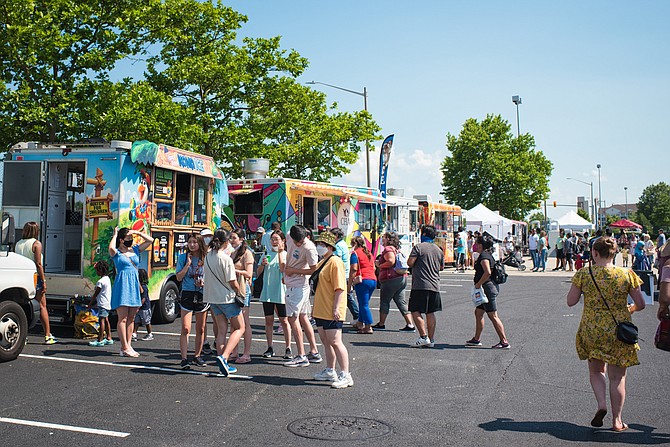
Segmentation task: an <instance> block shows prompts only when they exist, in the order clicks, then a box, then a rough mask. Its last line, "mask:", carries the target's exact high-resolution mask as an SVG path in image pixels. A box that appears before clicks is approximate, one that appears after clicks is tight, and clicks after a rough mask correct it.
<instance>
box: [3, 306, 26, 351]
mask: <svg viewBox="0 0 670 447" xmlns="http://www.w3.org/2000/svg"><path fill="white" fill-rule="evenodd" d="M27 336H28V318H26V314H25V312H24V311H23V309H22V308H21V306H19V305H18V304H17V303H15V302H14V301H2V302H0V362H8V361H10V360H14V359H15V358H17V357H18V356H19V354H21V351H23V347H24V346H25V345H26V337H27Z"/></svg>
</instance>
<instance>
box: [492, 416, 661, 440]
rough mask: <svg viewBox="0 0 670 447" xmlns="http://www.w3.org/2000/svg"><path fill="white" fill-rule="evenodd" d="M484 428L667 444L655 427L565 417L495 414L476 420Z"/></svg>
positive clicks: (565, 437)
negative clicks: (619, 428)
mask: <svg viewBox="0 0 670 447" xmlns="http://www.w3.org/2000/svg"><path fill="white" fill-rule="evenodd" d="M479 427H480V428H482V429H484V430H486V431H516V432H522V433H546V434H548V435H551V436H553V437H555V438H558V439H561V440H563V441H574V442H602V443H620V444H652V445H653V444H669V443H670V434H668V433H654V430H656V427H650V426H648V425H640V424H629V425H628V430H626V431H624V432H620V433H617V432H614V431H612V430H610V429H608V428H593V427H587V426H583V425H576V424H573V423H571V422H564V421H515V420H514V419H509V418H497V419H496V420H494V421H491V422H484V423H481V424H479Z"/></svg>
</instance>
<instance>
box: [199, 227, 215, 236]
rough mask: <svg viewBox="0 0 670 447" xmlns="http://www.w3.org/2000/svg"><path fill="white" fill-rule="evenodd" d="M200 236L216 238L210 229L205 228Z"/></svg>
mask: <svg viewBox="0 0 670 447" xmlns="http://www.w3.org/2000/svg"><path fill="white" fill-rule="evenodd" d="M200 236H214V233H212V230H210V229H209V228H205V229H204V230H202V231H201V232H200Z"/></svg>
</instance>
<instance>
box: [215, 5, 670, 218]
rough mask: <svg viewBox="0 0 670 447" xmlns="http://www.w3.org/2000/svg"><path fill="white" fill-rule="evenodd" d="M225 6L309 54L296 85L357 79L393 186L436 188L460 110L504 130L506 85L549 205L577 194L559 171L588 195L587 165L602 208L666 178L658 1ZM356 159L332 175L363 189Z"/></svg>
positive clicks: (350, 99)
mask: <svg viewBox="0 0 670 447" xmlns="http://www.w3.org/2000/svg"><path fill="white" fill-rule="evenodd" d="M224 3H225V4H226V5H228V6H231V7H233V8H234V9H235V10H237V11H239V12H241V13H243V14H245V15H247V17H248V19H249V20H248V22H247V23H246V24H245V25H244V26H243V28H242V30H241V31H240V36H251V37H271V36H277V35H279V36H282V46H283V47H284V48H287V49H288V48H292V49H295V50H296V51H298V52H299V53H300V54H301V55H302V56H304V57H306V58H307V59H308V60H309V61H310V66H309V68H308V69H307V70H306V72H305V74H304V75H303V76H302V77H301V78H300V81H304V82H307V81H312V80H314V81H320V82H326V83H329V84H335V85H338V86H341V87H344V88H348V89H352V90H358V91H362V90H363V87H364V86H365V87H367V90H368V106H369V107H368V108H369V110H370V112H371V113H372V115H373V116H374V118H375V120H376V121H377V122H378V123H379V125H380V126H381V127H382V129H383V130H382V133H383V134H384V135H388V134H391V133H393V134H395V142H394V152H393V154H392V156H391V162H390V167H389V179H388V182H389V187H395V188H402V189H404V191H405V195H406V196H411V195H413V194H430V195H431V196H432V197H433V198H434V199H441V198H442V197H441V196H440V195H439V191H440V190H441V185H440V183H441V172H440V171H439V164H440V162H441V161H442V159H443V158H444V157H445V156H446V155H447V150H446V147H445V141H446V137H445V136H446V134H447V133H452V134H458V133H459V132H460V129H461V126H462V124H463V123H464V121H465V120H466V119H468V118H470V117H474V118H477V119H483V118H484V117H485V116H486V114H487V113H491V114H500V115H502V116H503V118H505V119H507V120H508V121H509V122H510V124H512V126H513V130H514V131H515V132H516V109H515V106H514V104H512V101H511V97H512V95H520V96H521V97H522V100H523V103H522V104H521V106H520V127H521V132H522V133H525V132H529V133H531V134H532V135H533V136H534V137H535V140H536V143H537V148H538V149H539V150H542V151H543V152H544V154H545V155H546V156H547V157H548V158H549V159H550V160H551V161H552V162H553V163H554V172H553V175H552V177H551V182H550V186H551V196H550V199H549V200H550V201H553V200H556V201H557V202H558V203H559V204H564V205H570V204H575V203H576V197H577V196H589V195H590V192H589V187H588V186H586V185H584V184H581V183H578V182H575V181H571V180H566V177H574V178H577V179H580V180H582V181H585V182H587V183H588V182H590V181H593V182H594V187H595V188H594V189H595V195H596V196H597V195H598V177H597V170H596V164H597V163H600V164H601V165H602V170H601V187H602V200H604V201H605V203H606V204H607V205H609V204H611V203H622V204H623V203H624V201H625V196H624V189H623V188H624V186H627V187H628V202H629V203H634V202H636V201H637V198H638V197H639V195H640V194H641V193H642V190H643V189H644V188H645V187H646V186H648V185H650V184H654V183H658V182H660V181H666V182H668V177H669V176H668V169H667V166H668V163H667V153H668V147H667V146H668V137H667V136H666V132H667V128H668V126H667V124H666V123H667V121H668V111H667V110H668V105H669V104H670V87H669V81H670V69H669V68H670V67H669V64H670V57H669V54H668V44H669V43H670V27H669V26H668V24H667V22H668V19H669V18H670V14H669V13H670V2H666V1H660V0H659V1H636V2H630V1H588V2H585V1H562V2H538V1H506V2H502V1H468V2H466V1H461V2H455V1H447V0H443V1H437V0H433V1H395V0H385V1H378V0H375V1H372V0H370V1H366V0H358V1H351V0H339V1H330V2H326V1H302V0H301V1H288V0H274V1H269V0H266V1H259V0H258V1H225V2H224ZM314 87H315V88H317V89H318V90H320V91H323V92H324V93H326V94H327V95H328V101H329V102H337V103H338V108H339V109H340V110H342V111H354V110H359V109H362V108H363V98H362V97H360V96H357V95H353V94H350V93H345V92H341V91H339V90H335V89H332V88H328V87H322V86H314ZM380 143H381V141H380V142H377V143H376V144H377V145H379V144H380ZM378 154H379V153H378V151H375V152H374V153H372V155H371V159H372V163H371V165H372V167H371V172H372V173H373V174H372V178H373V185H374V184H375V183H376V180H375V179H376V177H377V174H376V172H377V165H378ZM364 158H365V157H364V154H362V157H361V159H360V160H359V162H358V163H357V164H355V165H353V166H352V173H351V174H349V175H347V176H345V177H344V178H342V179H334V181H337V182H338V183H340V182H344V183H350V184H356V185H364V184H365V164H364ZM664 158H665V159H666V160H664ZM661 165H665V166H666V168H665V170H664V169H663V168H661ZM569 209H574V208H568V207H558V208H551V207H550V208H548V211H549V215H550V216H552V217H559V216H560V215H563V214H564V213H566V212H567V211H568V210H569Z"/></svg>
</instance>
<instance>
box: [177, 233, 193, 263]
mask: <svg viewBox="0 0 670 447" xmlns="http://www.w3.org/2000/svg"><path fill="white" fill-rule="evenodd" d="M190 235H191V233H174V263H175V265H177V259H179V255H181V254H184V253H186V252H187V251H188V246H187V245H188V237H189V236H190Z"/></svg>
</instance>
